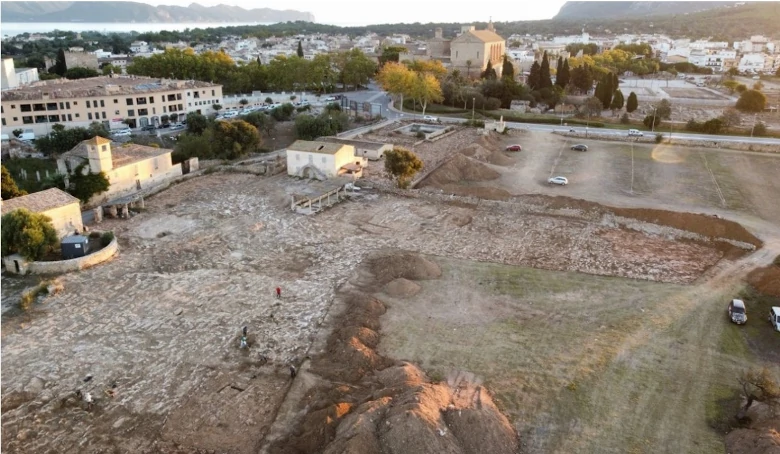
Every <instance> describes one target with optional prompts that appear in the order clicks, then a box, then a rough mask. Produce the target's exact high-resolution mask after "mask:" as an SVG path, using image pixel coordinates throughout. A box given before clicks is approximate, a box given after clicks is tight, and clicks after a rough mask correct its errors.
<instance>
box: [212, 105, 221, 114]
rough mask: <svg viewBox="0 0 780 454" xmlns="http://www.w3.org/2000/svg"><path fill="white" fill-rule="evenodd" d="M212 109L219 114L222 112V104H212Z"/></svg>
mask: <svg viewBox="0 0 780 454" xmlns="http://www.w3.org/2000/svg"><path fill="white" fill-rule="evenodd" d="M211 108H212V109H214V111H215V112H217V113H219V111H220V110H222V104H212V105H211Z"/></svg>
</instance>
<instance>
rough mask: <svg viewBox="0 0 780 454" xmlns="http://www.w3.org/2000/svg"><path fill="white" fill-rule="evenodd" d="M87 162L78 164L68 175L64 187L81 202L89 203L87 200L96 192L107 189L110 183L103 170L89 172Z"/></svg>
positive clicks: (96, 193) (99, 192)
mask: <svg viewBox="0 0 780 454" xmlns="http://www.w3.org/2000/svg"><path fill="white" fill-rule="evenodd" d="M86 170H87V164H86V163H84V164H79V165H78V166H76V168H75V169H74V170H73V172H72V173H71V174H70V175H69V176H68V186H67V187H65V188H60V189H65V190H66V191H68V192H69V193H70V195H72V196H73V197H76V198H77V199H79V200H81V202H82V203H89V200H90V199H91V198H92V197H93V196H95V195H98V194H102V193H104V192H106V191H108V188H109V187H111V183H110V182H109V181H108V176H107V175H106V173H105V172H99V173H91V172H87V171H86Z"/></svg>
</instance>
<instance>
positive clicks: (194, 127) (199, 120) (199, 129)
mask: <svg viewBox="0 0 780 454" xmlns="http://www.w3.org/2000/svg"><path fill="white" fill-rule="evenodd" d="M208 127H209V120H208V118H206V117H205V116H203V115H201V114H199V113H197V112H191V113H188V114H187V132H189V133H190V134H197V135H200V134H203V131H205V130H206V128H208Z"/></svg>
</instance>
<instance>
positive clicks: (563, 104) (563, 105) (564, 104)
mask: <svg viewBox="0 0 780 454" xmlns="http://www.w3.org/2000/svg"><path fill="white" fill-rule="evenodd" d="M564 107H566V103H565V102H564V103H561V126H563V108H564Z"/></svg>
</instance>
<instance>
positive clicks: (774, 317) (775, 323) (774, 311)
mask: <svg viewBox="0 0 780 454" xmlns="http://www.w3.org/2000/svg"><path fill="white" fill-rule="evenodd" d="M769 323H771V324H772V328H774V329H775V331H780V307H777V306H775V307H772V308H770V309H769Z"/></svg>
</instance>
